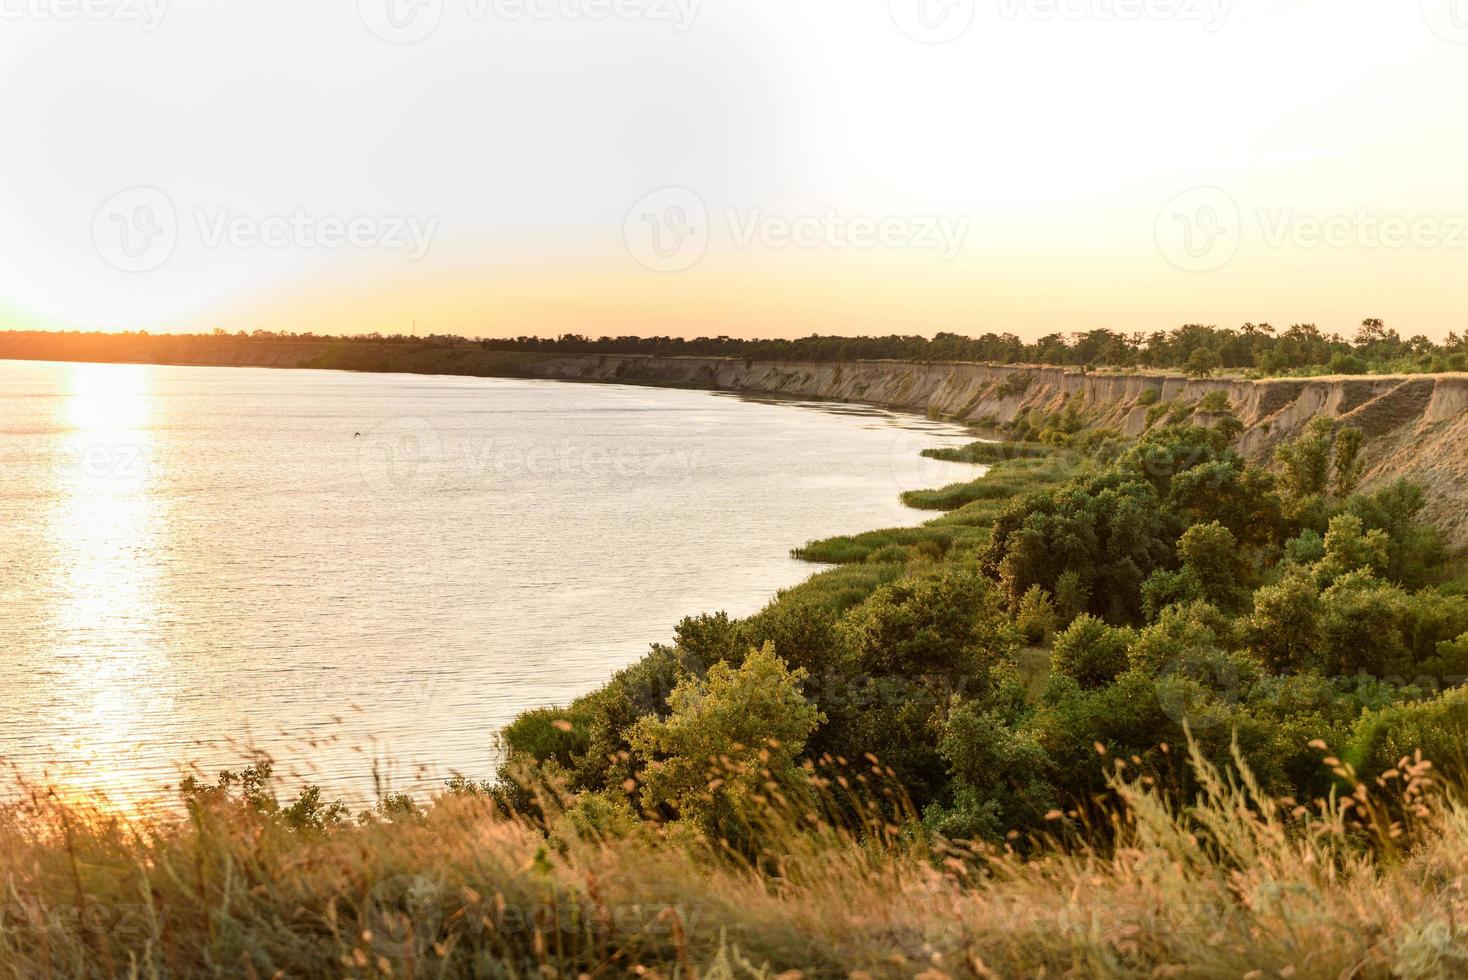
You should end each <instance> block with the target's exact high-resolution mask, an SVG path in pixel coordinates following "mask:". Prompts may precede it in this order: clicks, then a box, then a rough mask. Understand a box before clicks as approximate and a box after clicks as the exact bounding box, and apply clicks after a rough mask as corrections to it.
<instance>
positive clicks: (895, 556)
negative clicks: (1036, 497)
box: [785, 442, 1081, 598]
mask: <svg viewBox="0 0 1468 980" xmlns="http://www.w3.org/2000/svg"><path fill="white" fill-rule="evenodd" d="M940 453H945V454H952V455H938V454H940ZM926 455H930V456H933V457H934V458H939V459H950V460H953V459H956V458H957V457H958V456H962V457H964V458H963V459H961V460H958V461H961V462H972V463H980V462H983V461H989V462H988V467H989V468H988V469H987V470H986V471H985V472H984V473H983V474H981V475H980V476H978V477H977V478H975V479H973V480H968V481H964V482H961V483H954V484H952V485H950V486H947V487H943V488H941V489H938V490H915V491H910V492H908V493H905V494H903V495H902V500H903V502H904V503H905V504H907V505H908V506H909V507H914V508H919V509H923V510H942V511H946V512H947V513H945V514H944V515H943V516H942V517H938V518H935V519H933V520H930V521H928V522H927V523H925V524H923V525H921V526H920V527H895V528H884V529H882V530H877V531H867V532H864V533H862V534H851V535H838V536H837V537H832V538H824V539H821V540H819V541H811V542H809V543H808V544H806V545H804V546H803V547H800V548H796V549H794V550H793V551H791V555H792V556H793V557H795V558H799V559H802V560H804V561H811V562H819V563H822V564H832V565H859V564H863V563H869V562H870V563H877V564H879V565H890V566H892V567H893V568H895V569H900V568H901V567H902V565H903V564H904V563H907V562H912V561H938V560H942V559H944V558H946V557H948V556H950V555H951V554H954V553H961V552H964V551H974V550H978V549H981V548H983V547H984V546H985V545H987V544H988V542H989V528H990V527H992V525H993V523H994V520H995V518H996V517H998V515H999V514H1000V513H1001V512H1002V511H1003V509H1004V508H1005V507H1007V506H1008V505H1009V503H1010V502H1011V501H1012V500H1014V499H1015V498H1016V497H1020V496H1024V495H1025V494H1029V493H1033V492H1036V491H1039V490H1043V489H1046V488H1048V487H1052V486H1057V485H1059V484H1061V483H1063V482H1065V481H1066V480H1068V479H1070V478H1071V477H1072V476H1074V475H1075V473H1076V472H1077V470H1078V469H1079V468H1080V465H1081V464H1080V460H1079V458H1078V456H1077V455H1076V454H1075V453H1073V452H1070V451H1067V450H1063V449H1057V448H1055V447H1050V446H1040V445H1038V444H1028V443H983V442H980V443H974V444H972V445H970V446H964V447H962V448H961V449H955V450H946V449H945V450H927V451H926ZM827 574H829V573H827ZM894 577H895V575H894ZM820 578H821V576H819V575H818V576H816V578H815V579H812V580H811V581H810V582H807V583H805V584H804V585H801V586H797V587H796V589H794V590H791V592H790V593H785V594H792V593H798V592H800V590H806V591H808V592H809V593H811V594H819V593H821V592H824V591H826V590H827V588H828V585H827V583H817V579H820ZM877 584H880V583H877ZM807 586H810V588H809V589H807V588H806V587H807ZM873 588H875V585H873ZM864 597H865V596H862V598H864Z"/></svg>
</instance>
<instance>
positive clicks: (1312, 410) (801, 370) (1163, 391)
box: [0, 333, 1468, 547]
mask: <svg viewBox="0 0 1468 980" xmlns="http://www.w3.org/2000/svg"><path fill="white" fill-rule="evenodd" d="M0 359H14V360H54V361H64V362H69V363H127V364H163V365H171V366H178V367H195V366H198V367H203V366H210V367H261V368H291V369H301V368H310V369H318V370H344V371H353V372H359V373H403V374H420V375H448V376H460V377H499V378H520V379H527V380H533V379H539V380H546V381H574V382H581V383H614V384H629V385H636V386H643V387H661V388H685V389H695V390H712V391H727V392H731V393H741V394H759V395H763V396H781V397H791V398H797V399H801V398H803V399H808V400H821V401H829V402H841V403H848V404H858V405H869V406H873V407H876V408H882V409H887V410H892V411H900V412H909V413H913V414H917V415H923V416H926V417H929V418H934V419H945V420H949V421H954V422H958V423H961V424H967V425H971V426H977V427H979V428H981V429H985V430H989V429H997V428H998V427H1000V426H1002V425H1004V424H1006V423H1010V422H1014V421H1016V420H1020V419H1026V418H1028V419H1034V418H1043V417H1046V416H1053V415H1055V414H1057V413H1059V412H1061V411H1066V410H1072V411H1074V410H1079V411H1080V412H1081V414H1082V415H1083V416H1084V422H1085V425H1086V426H1087V427H1089V428H1094V429H1105V430H1114V431H1115V432H1117V433H1118V434H1120V435H1122V436H1126V437H1135V436H1138V435H1140V434H1142V433H1143V432H1145V431H1147V429H1148V428H1149V427H1150V426H1151V425H1152V424H1153V423H1154V421H1156V419H1157V418H1158V414H1157V413H1159V412H1160V411H1166V410H1168V409H1176V410H1179V411H1183V412H1187V413H1189V414H1191V412H1193V411H1195V410H1196V409H1197V407H1198V406H1199V404H1200V403H1201V402H1202V401H1203V399H1204V398H1205V397H1208V396H1213V397H1218V396H1217V395H1215V394H1214V393H1218V392H1221V393H1222V397H1224V398H1226V399H1227V400H1228V403H1229V406H1230V410H1231V411H1232V412H1233V414H1234V415H1235V416H1236V417H1237V418H1238V419H1239V421H1240V422H1241V423H1242V424H1243V430H1242V432H1241V433H1240V434H1239V436H1238V437H1237V439H1236V440H1235V443H1234V446H1235V449H1236V450H1237V451H1238V452H1239V453H1240V454H1241V455H1242V456H1243V457H1244V458H1245V459H1247V460H1250V461H1251V462H1256V463H1259V462H1266V461H1268V460H1269V459H1271V458H1272V457H1273V454H1274V451H1275V449H1276V448H1277V447H1278V446H1280V445H1281V444H1282V443H1284V442H1286V441H1288V440H1290V439H1293V438H1295V437H1296V436H1298V435H1300V434H1301V433H1302V432H1304V430H1305V427H1306V426H1307V425H1308V424H1309V422H1310V420H1311V419H1313V418H1315V417H1316V416H1317V415H1326V416H1330V417H1332V418H1335V419H1337V420H1339V421H1340V422H1341V423H1343V424H1347V425H1350V426H1353V427H1355V428H1357V429H1360V430H1361V432H1362V435H1363V437H1364V445H1363V450H1362V455H1361V460H1362V464H1363V474H1362V485H1363V487H1365V488H1367V489H1372V488H1379V487H1381V486H1385V485H1386V484H1388V483H1391V482H1393V481H1395V480H1396V479H1398V478H1401V477H1405V478H1407V479H1409V480H1411V481H1413V482H1416V483H1419V484H1421V485H1422V486H1423V487H1424V488H1426V490H1427V491H1428V495H1429V499H1430V503H1429V507H1428V512H1427V517H1428V519H1429V520H1431V521H1432V522H1433V523H1435V524H1437V525H1438V526H1439V527H1441V528H1442V529H1443V531H1444V533H1445V534H1446V535H1447V537H1448V540H1449V541H1450V543H1451V544H1452V545H1453V546H1454V547H1468V494H1465V493H1463V491H1462V489H1461V488H1462V487H1465V486H1468V374H1437V375H1433V374H1423V375H1351V376H1326V377H1318V378H1270V379H1260V380H1245V379H1237V378H1223V377H1221V378H1201V379H1189V378H1186V377H1182V376H1180V375H1175V374H1168V373H1166V372H1148V373H1135V374H1107V373H1082V372H1079V371H1073V370H1071V369H1068V368H1060V367H1044V366H1025V365H988V364H978V363H966V362H918V361H846V362H837V361H830V362H817V361H775V360H755V359H747V360H746V359H734V358H720V357H682V356H658V355H636V354H556V353H542V352H526V351H505V350H492V349H485V348H483V347H481V346H477V345H475V346H457V347H449V346H432V345H428V344H399V343H386V342H384V343H377V342H371V341H343V340H317V339H313V340H302V339H290V340H277V339H259V340H256V339H241V338H236V337H219V338H214V337H203V336H195V335H176V334H165V335H139V334H107V335H100V334H40V333H33V334H17V333H11V334H5V333H0Z"/></svg>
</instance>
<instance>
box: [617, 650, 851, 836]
mask: <svg viewBox="0 0 1468 980" xmlns="http://www.w3.org/2000/svg"><path fill="white" fill-rule="evenodd" d="M804 677H805V672H804V671H801V670H796V671H791V670H790V669H789V668H788V667H786V665H785V662H784V661H782V660H781V659H780V658H779V657H778V656H776V655H775V648H774V647H773V646H771V645H768V644H767V645H766V646H764V647H763V648H761V649H759V650H753V651H751V652H750V654H749V656H747V657H746V658H745V659H744V663H742V664H741V665H739V666H738V667H731V666H730V665H729V664H727V663H722V662H720V663H716V664H714V665H713V666H712V667H711V668H709V673H708V677H707V678H697V677H688V678H685V679H684V680H683V681H682V682H680V683H679V684H678V686H677V687H676V688H674V689H673V693H672V695H671V696H670V697H669V699H668V702H669V705H670V706H671V708H672V711H671V713H670V714H669V715H668V717H667V718H666V719H664V718H659V717H657V716H656V715H648V716H646V717H644V718H643V719H642V720H641V721H639V722H638V723H637V724H636V725H635V726H633V728H632V732H631V736H630V742H631V745H632V749H633V751H634V752H635V753H636V754H637V756H638V758H639V759H641V760H642V761H643V763H644V764H645V768H644V769H643V772H642V793H643V802H644V804H646V805H651V806H668V807H672V808H673V809H674V810H676V811H677V812H678V814H679V816H681V817H682V818H684V819H685V820H691V821H693V822H694V823H696V824H697V825H698V826H700V827H702V829H704V830H705V831H707V832H709V833H720V834H723V835H725V836H727V835H728V834H730V833H733V832H734V830H735V828H736V827H738V826H741V825H742V824H743V823H744V821H746V820H747V819H748V817H749V816H750V815H751V814H752V813H753V812H754V809H753V808H755V807H758V806H760V805H762V800H763V799H764V798H765V797H764V794H765V793H766V792H768V790H767V786H766V784H769V783H774V784H775V785H776V787H777V788H779V787H785V788H787V789H790V788H793V787H795V786H796V785H797V784H798V782H799V780H800V775H799V772H798V770H797V769H796V767H795V759H796V758H797V757H798V756H799V755H800V753H801V751H802V750H803V749H804V748H805V742H806V739H807V738H809V737H810V734H811V733H812V732H813V731H815V729H816V726H818V725H819V724H821V722H823V721H824V720H825V718H824V716H822V715H821V713H820V712H819V711H817V710H816V708H815V706H814V705H812V704H811V703H810V702H808V701H807V700H806V699H805V698H804V697H802V696H801V693H800V682H801V681H802V680H803V679H804Z"/></svg>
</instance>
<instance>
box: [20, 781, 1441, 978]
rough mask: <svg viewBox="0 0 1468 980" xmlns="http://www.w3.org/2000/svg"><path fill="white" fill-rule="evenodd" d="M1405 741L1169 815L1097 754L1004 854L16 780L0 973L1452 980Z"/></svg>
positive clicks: (786, 825) (814, 836)
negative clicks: (118, 803)
mask: <svg viewBox="0 0 1468 980" xmlns="http://www.w3.org/2000/svg"><path fill="white" fill-rule="evenodd" d="M1328 761H1329V763H1330V764H1336V763H1334V760H1328ZM1404 761H1405V765H1404V766H1403V767H1401V768H1400V769H1399V770H1398V771H1396V772H1394V773H1392V774H1389V778H1388V780H1387V781H1386V782H1385V783H1383V784H1381V785H1373V786H1371V787H1369V788H1368V787H1364V786H1356V787H1355V789H1354V791H1351V785H1352V783H1351V779H1350V773H1349V772H1348V771H1347V770H1345V769H1341V770H1340V774H1341V776H1342V777H1343V779H1342V782H1343V786H1345V788H1346V789H1345V791H1343V795H1341V796H1339V797H1338V798H1336V799H1333V800H1325V801H1316V802H1315V803H1312V804H1310V805H1302V806H1296V805H1295V804H1294V803H1293V802H1292V801H1279V800H1270V799H1266V798H1264V797H1263V796H1262V795H1261V794H1260V793H1259V791H1258V790H1257V787H1255V786H1254V785H1253V783H1252V782H1251V780H1250V777H1249V776H1248V774H1247V771H1246V770H1242V769H1241V770H1240V771H1239V772H1238V773H1236V774H1234V775H1232V776H1229V775H1225V774H1222V773H1220V772H1218V771H1216V770H1214V769H1211V768H1210V767H1208V766H1207V765H1206V764H1205V763H1203V762H1202V761H1200V760H1197V759H1195V760H1194V765H1195V767H1196V769H1197V771H1198V773H1199V776H1200V781H1201V785H1202V787H1203V790H1202V792H1201V793H1200V795H1199V797H1198V799H1197V800H1196V801H1195V802H1194V803H1193V804H1192V805H1190V806H1188V807H1186V808H1178V807H1176V806H1174V805H1171V804H1169V803H1167V802H1165V801H1164V800H1163V798H1162V797H1160V796H1159V795H1158V793H1157V792H1156V791H1155V789H1154V788H1153V787H1151V786H1149V785H1147V783H1146V780H1145V779H1144V778H1131V777H1129V771H1130V767H1129V765H1128V764H1127V763H1125V762H1124V761H1123V762H1120V763H1119V764H1118V763H1111V764H1112V765H1113V766H1115V767H1116V770H1115V771H1116V773H1117V775H1116V777H1115V779H1114V780H1113V789H1114V792H1115V794H1116V799H1115V802H1114V804H1113V805H1112V806H1110V807H1108V808H1103V809H1102V810H1100V811H1098V812H1101V813H1104V814H1108V816H1105V817H1103V818H1102V819H1103V821H1104V822H1105V823H1107V824H1109V826H1105V827H1103V828H1101V829H1102V831H1104V832H1097V831H1095V830H1092V831H1086V830H1085V829H1084V828H1083V827H1082V826H1081V824H1079V823H1075V822H1073V820H1072V819H1071V818H1068V817H1066V816H1065V815H1061V814H1056V815H1055V817H1056V819H1055V822H1054V823H1055V826H1056V827H1057V833H1056V837H1055V838H1054V839H1053V840H1050V841H1048V842H1041V843H1040V844H1039V846H1038V847H1037V849H1034V850H1029V849H1028V848H1025V849H1026V850H1029V854H1028V856H1027V857H1021V856H1020V855H1019V854H1018V853H1017V852H1016V851H1014V850H1011V849H1009V848H1004V849H999V848H993V847H986V846H978V845H967V844H952V843H942V842H933V841H926V840H923V839H922V838H921V836H920V835H917V834H916V833H915V832H914V831H912V830H910V829H909V830H902V831H898V830H897V829H896V828H895V827H891V826H888V825H887V822H886V818H885V817H882V818H879V817H876V816H874V815H873V814H875V812H876V811H875V809H873V810H872V811H870V814H869V819H867V820H864V821H860V822H858V825H857V827H856V829H854V830H850V829H848V830H843V829H839V828H838V827H837V826H836V825H834V824H833V823H831V822H829V821H820V822H818V823H816V824H814V825H812V824H811V823H810V822H809V820H808V819H806V820H804V821H803V823H804V829H801V830H795V829H793V821H792V820H789V819H787V818H786V817H785V816H782V815H781V814H780V812H779V811H777V809H776V808H773V807H772V808H771V809H770V810H769V811H768V814H767V816H766V817H765V818H764V819H762V820H761V822H760V826H759V827H758V828H756V829H757V831H758V833H759V839H760V840H761V841H762V842H763V847H762V851H763V853H762V854H761V855H760V856H759V857H758V858H756V859H754V860H753V861H749V860H742V859H735V858H733V857H731V856H730V854H729V853H727V852H725V853H723V854H720V853H717V848H710V847H709V846H707V845H705V844H703V843H700V842H698V841H695V840H692V839H691V838H685V837H684V835H682V834H679V833H677V832H672V831H670V830H669V828H666V827H662V826H658V825H656V824H644V825H641V826H638V827H635V828H633V829H631V830H630V832H628V833H626V834H624V835H621V836H616V837H613V838H611V839H600V838H599V837H597V836H596V835H592V834H583V835H580V836H578V835H576V834H573V833H571V832H570V830H569V827H570V825H571V824H570V822H569V821H567V820H565V819H564V818H561V819H556V820H553V821H552V823H551V826H550V830H549V833H547V832H545V831H544V830H543V829H542V828H541V827H539V826H536V825H533V824H531V823H529V822H527V821H525V820H522V819H512V818H509V817H506V816H504V815H503V814H502V813H499V812H497V811H496V810H495V807H494V806H493V804H492V803H491V802H490V801H489V799H488V798H487V797H485V796H483V795H464V794H460V795H453V796H445V797H443V798H441V799H439V800H438V801H436V802H435V804H434V805H433V806H431V807H430V808H428V809H427V810H426V811H425V812H423V813H417V814H414V813H405V814H400V815H399V816H398V817H397V818H396V819H393V820H388V819H386V818H382V817H378V818H372V819H368V820H366V821H364V822H349V823H344V824H342V825H339V826H336V827H334V828H328V829H326V830H324V831H320V832H317V831H301V830H293V829H289V828H288V827H287V826H285V825H284V824H283V823H282V822H281V821H280V820H279V819H278V818H277V817H270V816H267V815H262V814H261V813H258V812H256V811H254V810H252V809H250V808H246V807H240V806H238V805H235V804H225V803H223V802H218V803H217V805H211V806H209V807H205V808H203V809H198V810H196V811H195V812H194V813H193V814H192V815H191V816H189V817H180V818H176V819H169V820H162V821H158V822H153V823H137V822H132V823H129V822H125V821H123V820H121V819H120V818H117V817H109V816H106V815H103V814H101V813H98V812H95V811H92V812H88V811H83V810H79V809H77V808H74V807H70V806H67V805H64V804H62V803H60V802H58V801H57V799H56V798H55V797H49V796H37V797H34V798H33V799H31V800H30V801H29V802H27V803H25V804H23V805H19V806H14V807H11V808H9V809H7V810H6V811H4V813H3V814H0V869H3V870H0V874H3V884H4V887H5V896H4V903H5V904H4V919H3V922H0V925H3V929H0V975H4V976H8V977H27V978H29V977H84V976H86V977H90V976H108V977H111V976H136V977H191V976H207V975H215V976H258V977H268V976H281V977H341V976H364V977H365V976H401V977H475V976H510V977H522V976H536V977H551V976H582V975H587V976H599V975H608V974H621V973H626V972H629V971H630V972H634V973H640V974H648V973H650V974H655V975H663V976H688V977H694V976H703V977H733V976H741V977H743V976H761V975H771V976H773V975H776V974H779V973H781V972H784V971H790V970H799V971H801V972H802V973H803V974H804V975H806V976H848V975H867V976H872V977H886V976H892V977H897V976H919V975H926V976H928V977H933V978H936V977H939V976H944V975H946V976H955V977H956V976H979V977H1042V976H1045V977H1060V976H1077V977H1102V976H1104V977H1160V976H1179V977H1220V978H1222V977H1230V978H1246V977H1260V978H1263V977H1299V978H1304V977H1332V978H1346V977H1360V978H1366V977H1404V978H1427V977H1443V978H1446V977H1453V976H1462V975H1464V974H1465V971H1468V893H1465V890H1464V882H1465V881H1468V878H1465V874H1468V807H1465V806H1464V804H1463V803H1462V802H1461V799H1460V797H1459V796H1458V795H1457V794H1456V793H1455V792H1451V791H1448V790H1447V789H1445V788H1444V787H1442V786H1440V785H1439V784H1437V783H1436V782H1434V780H1433V779H1432V778H1431V774H1430V769H1429V766H1428V764H1426V763H1422V762H1417V761H1412V760H1404ZM1336 765H1338V764H1336ZM872 768H873V769H878V767H876V766H873V767H872ZM872 778H876V777H872ZM847 785H848V787H851V786H853V784H852V783H850V782H849V781H848V783H847ZM831 789H832V790H833V791H835V790H836V789H837V787H836V786H835V785H834V784H832V786H831ZM857 810H858V811H859V812H867V811H864V810H862V808H861V807H857ZM828 812H834V808H829V809H828ZM1103 841H1104V842H1106V843H1105V844H1102V843H1100V842H1103ZM1093 842H1094V843H1093Z"/></svg>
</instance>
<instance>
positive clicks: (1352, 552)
mask: <svg viewBox="0 0 1468 980" xmlns="http://www.w3.org/2000/svg"><path fill="white" fill-rule="evenodd" d="M1390 548H1391V539H1390V538H1388V537H1387V535H1386V532H1385V531H1381V530H1375V531H1367V530H1366V529H1365V525H1364V524H1362V522H1361V518H1359V517H1357V516H1356V515H1355V514H1341V515H1339V516H1338V517H1333V518H1331V521H1330V529H1329V530H1328V531H1326V532H1325V557H1324V558H1322V559H1320V561H1319V562H1317V563H1316V565H1315V579H1316V581H1317V582H1319V583H1320V584H1321V585H1322V586H1327V585H1330V583H1332V582H1334V581H1335V580H1336V579H1338V578H1340V577H1341V576H1342V575H1346V574H1348V573H1350V572H1358V571H1359V572H1365V573H1367V574H1370V575H1374V576H1379V575H1383V574H1385V573H1386V569H1387V564H1388V561H1389V553H1390Z"/></svg>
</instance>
